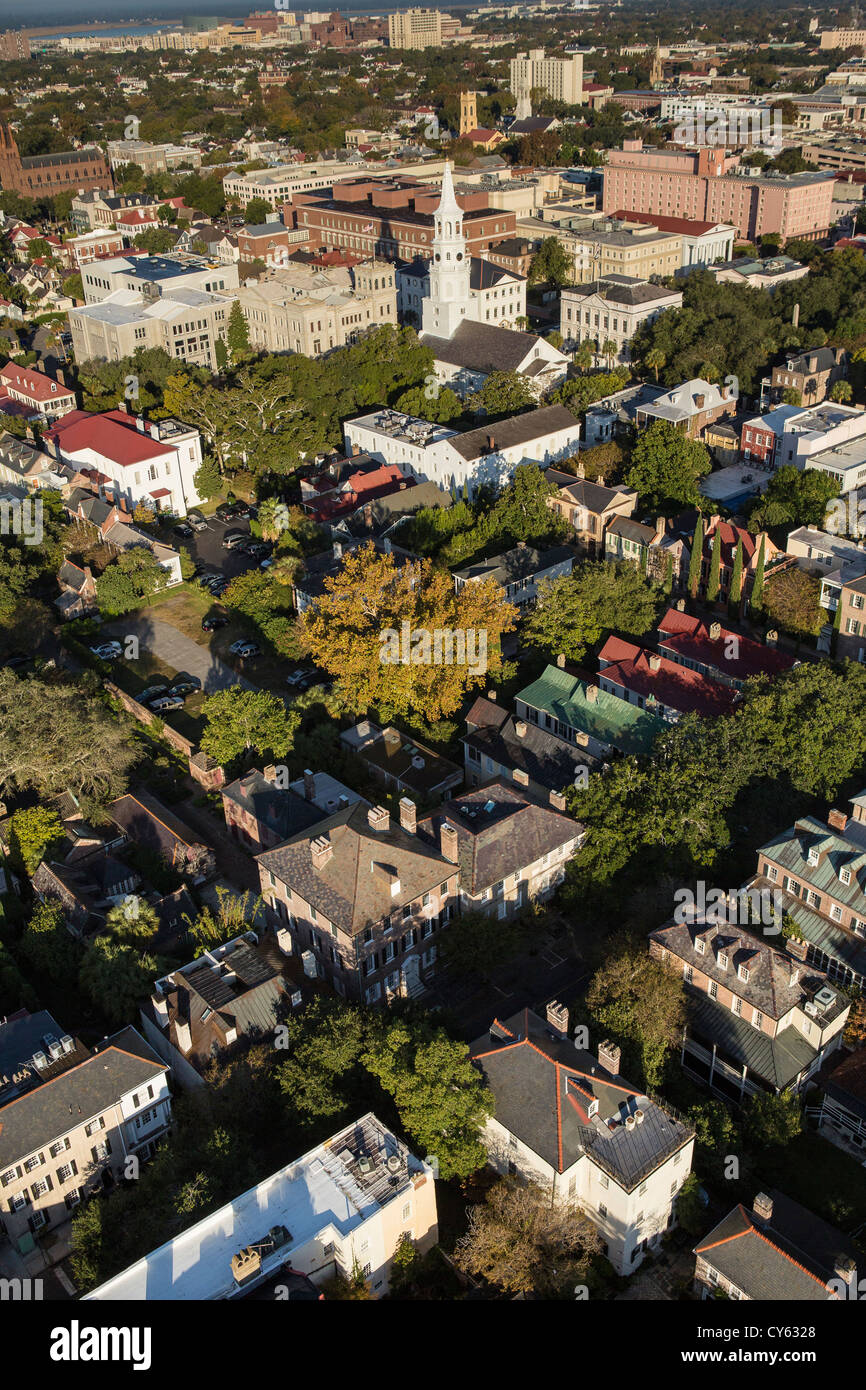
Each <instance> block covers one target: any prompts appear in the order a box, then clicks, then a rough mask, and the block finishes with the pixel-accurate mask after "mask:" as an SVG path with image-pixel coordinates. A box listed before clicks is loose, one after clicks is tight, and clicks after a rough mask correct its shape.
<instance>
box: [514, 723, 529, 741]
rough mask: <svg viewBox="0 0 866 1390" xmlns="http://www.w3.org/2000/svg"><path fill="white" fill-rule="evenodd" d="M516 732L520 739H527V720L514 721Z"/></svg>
mask: <svg viewBox="0 0 866 1390" xmlns="http://www.w3.org/2000/svg"><path fill="white" fill-rule="evenodd" d="M514 732H515V733H516V735H517V737H518V738H526V720H525V719H515V721H514Z"/></svg>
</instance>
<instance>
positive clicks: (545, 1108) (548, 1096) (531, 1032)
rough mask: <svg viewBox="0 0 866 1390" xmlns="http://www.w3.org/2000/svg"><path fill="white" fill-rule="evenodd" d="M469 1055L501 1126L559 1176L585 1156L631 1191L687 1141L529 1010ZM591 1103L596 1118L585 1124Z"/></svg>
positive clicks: (665, 1116)
mask: <svg viewBox="0 0 866 1390" xmlns="http://www.w3.org/2000/svg"><path fill="white" fill-rule="evenodd" d="M470 1051H471V1053H472V1057H473V1059H474V1061H475V1062H476V1063H477V1065H478V1066H479V1068H480V1069H481V1071H482V1072H483V1073H484V1077H485V1080H486V1081H487V1085H488V1086H489V1087H490V1089H491V1091H492V1092H493V1097H494V1105H495V1110H494V1113H495V1115H496V1119H497V1120H498V1122H499V1123H500V1124H501V1125H504V1127H505V1128H506V1129H507V1130H508V1131H509V1132H510V1133H511V1134H514V1135H515V1136H516V1137H517V1138H518V1139H520V1140H521V1141H522V1142H523V1143H524V1144H526V1145H528V1147H529V1148H530V1149H532V1150H533V1152H534V1153H536V1154H538V1156H539V1157H540V1158H542V1159H544V1160H545V1162H546V1163H549V1164H550V1165H551V1166H552V1167H553V1168H555V1169H556V1171H557V1172H559V1173H562V1172H565V1171H566V1170H567V1169H568V1168H570V1167H571V1166H572V1165H573V1164H574V1163H576V1162H577V1161H578V1160H579V1159H580V1158H581V1156H582V1155H584V1154H586V1155H588V1156H589V1157H590V1158H591V1159H592V1161H593V1162H594V1163H597V1164H598V1166H599V1167H600V1168H602V1169H603V1170H604V1171H605V1172H606V1173H609V1174H610V1176H611V1177H613V1179H614V1180H615V1181H616V1182H618V1183H619V1184H620V1186H622V1187H624V1188H625V1189H626V1190H627V1191H631V1190H632V1189H633V1188H634V1187H636V1186H637V1185H638V1184H639V1183H640V1182H642V1181H643V1179H644V1177H646V1176H647V1174H648V1173H650V1172H652V1171H653V1170H654V1169H655V1168H657V1167H658V1166H659V1164H661V1163H662V1162H663V1161H665V1160H666V1159H667V1158H668V1157H669V1156H670V1155H671V1154H673V1153H675V1152H676V1151H677V1149H680V1148H682V1147H683V1146H684V1145H686V1144H687V1143H688V1142H689V1140H690V1139H691V1137H692V1134H693V1131H692V1130H691V1129H690V1128H688V1126H686V1125H684V1124H683V1123H682V1122H681V1121H679V1120H677V1119H676V1118H675V1117H674V1116H673V1114H672V1113H668V1111H667V1110H664V1109H662V1107H661V1106H660V1105H659V1104H658V1103H657V1102H656V1101H654V1100H651V1099H650V1098H649V1097H648V1096H646V1095H643V1094H642V1093H641V1092H640V1091H638V1090H636V1089H635V1088H634V1087H633V1086H630V1085H629V1084H628V1082H627V1081H626V1080H625V1079H624V1078H623V1077H622V1076H616V1075H614V1074H613V1073H612V1072H609V1071H607V1070H606V1069H605V1068H604V1067H602V1066H601V1065H600V1063H599V1061H598V1059H597V1058H596V1057H594V1056H592V1054H590V1053H589V1052H585V1051H583V1050H582V1049H579V1048H575V1047H574V1045H573V1044H572V1043H571V1042H568V1041H565V1040H563V1039H561V1038H558V1037H555V1036H554V1035H553V1034H552V1033H551V1032H550V1030H549V1029H548V1028H547V1026H546V1025H545V1023H544V1022H543V1021H542V1020H541V1019H540V1018H539V1017H538V1016H537V1015H536V1014H534V1013H532V1012H531V1011H530V1010H529V1009H525V1010H524V1011H523V1012H522V1013H518V1014H515V1015H514V1016H513V1017H512V1018H509V1019H506V1020H504V1021H503V1022H502V1023H496V1024H494V1026H493V1027H491V1030H490V1032H489V1033H485V1034H484V1035H483V1036H482V1037H480V1038H478V1039H477V1041H476V1042H474V1043H473V1044H472V1047H471V1049H470ZM593 1100H596V1101H598V1113H597V1115H596V1116H594V1117H592V1118H590V1116H589V1109H588V1107H589V1106H590V1105H591V1102H592V1101H593ZM638 1110H641V1111H642V1112H643V1121H642V1122H641V1123H640V1124H636V1125H634V1127H633V1128H631V1129H629V1128H627V1127H626V1125H625V1119H626V1116H628V1115H634V1114H635V1113H636V1112H637V1111H638Z"/></svg>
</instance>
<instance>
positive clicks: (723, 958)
mask: <svg viewBox="0 0 866 1390" xmlns="http://www.w3.org/2000/svg"><path fill="white" fill-rule="evenodd" d="M717 963H718V966H719V969H720V970H727V968H728V957H727V954H726V952H725V951H719V954H718V957H717Z"/></svg>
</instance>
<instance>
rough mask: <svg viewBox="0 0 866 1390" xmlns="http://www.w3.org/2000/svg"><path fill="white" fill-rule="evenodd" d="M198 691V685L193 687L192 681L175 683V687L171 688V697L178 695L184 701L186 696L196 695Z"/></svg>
mask: <svg viewBox="0 0 866 1390" xmlns="http://www.w3.org/2000/svg"><path fill="white" fill-rule="evenodd" d="M197 690H198V686H197V685H192V684H191V682H190V681H175V683H174V685H171V686H169V690H168V693H169V695H176V696H178V698H180V699H183V698H184V696H186V695H194V694H195V693H196V692H197Z"/></svg>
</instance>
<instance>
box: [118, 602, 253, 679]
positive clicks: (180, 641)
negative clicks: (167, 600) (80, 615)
mask: <svg viewBox="0 0 866 1390" xmlns="http://www.w3.org/2000/svg"><path fill="white" fill-rule="evenodd" d="M104 633H107V634H108V635H109V636H111V637H116V638H118V640H119V641H123V639H124V638H125V637H129V636H134V637H137V638H138V640H139V642H140V643H141V646H142V647H143V648H144V650H145V651H148V652H151V653H152V654H153V655H154V656H155V657H158V658H159V660H160V661H164V662H165V664H166V666H169V667H171V668H172V669H173V670H175V671H185V672H186V673H187V674H188V675H190V676H198V678H199V680H200V681H201V686H202V690H203V691H204V692H205V693H206V694H208V695H212V694H213V692H214V691H215V690H226V689H228V687H229V686H231V685H240V686H242V687H243V689H244V690H257V689H258V686H256V685H254V684H253V682H252V681H248V680H247V679H246V677H244V676H241V675H238V673H237V672H236V671H233V670H232V669H231V667H230V666H227V665H226V663H225V662H224V661H220V659H219V657H217V656H214V655H213V654H212V653H211V652H210V651H208V649H207V647H203V646H202V645H201V643H200V642H194V641H193V639H192V638H191V637H185V636H184V634H183V633H182V632H178V630H177V628H176V627H172V625H171V623H163V622H160V621H159V619H158V618H141V617H139V618H136V617H129V618H125V619H124V618H121V619H118V621H117V622H112V623H106V624H105V626H104V627H103V628H102V629H101V632H100V636H102V634H104Z"/></svg>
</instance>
